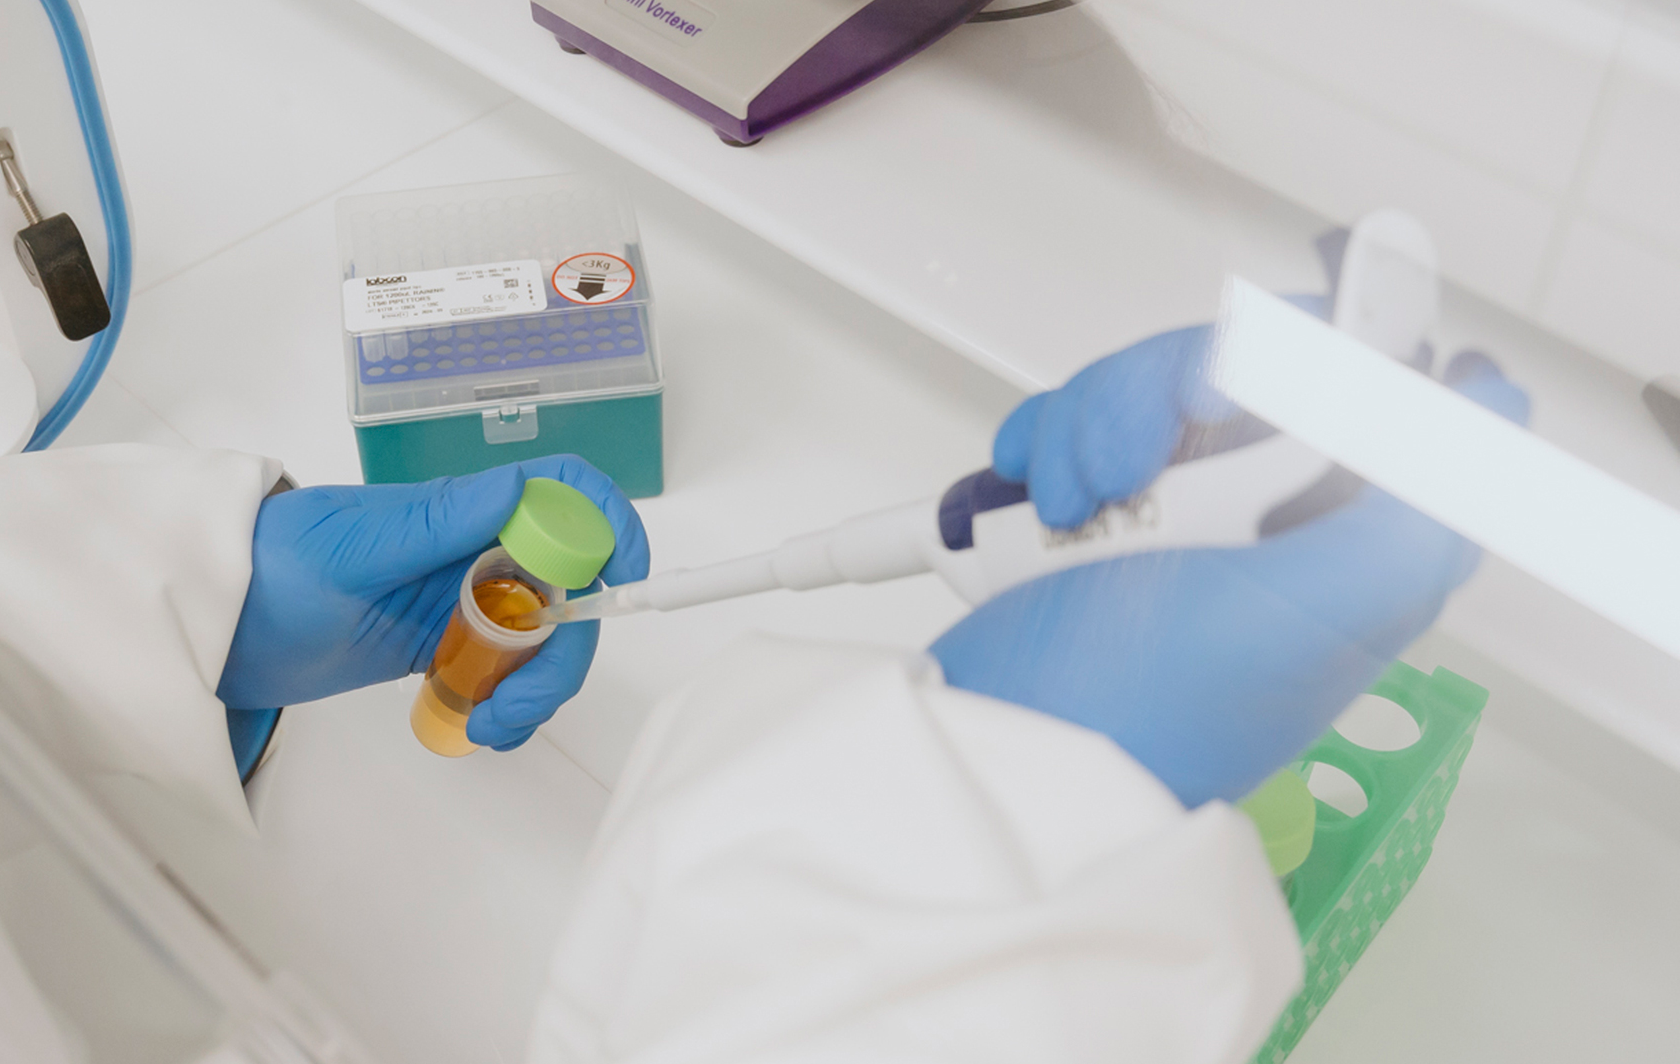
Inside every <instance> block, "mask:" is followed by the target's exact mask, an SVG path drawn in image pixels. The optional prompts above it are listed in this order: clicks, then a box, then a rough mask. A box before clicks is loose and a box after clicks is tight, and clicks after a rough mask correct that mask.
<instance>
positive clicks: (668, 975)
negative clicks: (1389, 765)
mask: <svg viewBox="0 0 1680 1064" xmlns="http://www.w3.org/2000/svg"><path fill="white" fill-rule="evenodd" d="M1299 949H1300V946H1299V942H1298V940H1297V937H1296V933H1295V928H1294V924H1293V922H1292V921H1291V919H1290V917H1289V914H1288V911H1287V909H1286V908H1285V906H1284V903H1283V900H1282V896H1281V894H1280V892H1279V890H1278V889H1277V886H1276V884H1275V882H1274V881H1273V879H1272V877H1271V874H1270V870H1269V868H1268V866H1267V863H1266V858H1265V856H1264V853H1263V851H1262V849H1261V846H1260V843H1259V840H1258V837H1257V835H1256V833H1255V831H1254V828H1253V826H1252V825H1251V824H1250V823H1249V822H1248V820H1247V818H1246V817H1245V816H1243V815H1242V814H1241V813H1240V812H1238V811H1236V810H1234V809H1232V808H1231V807H1229V806H1227V805H1224V804H1222V803H1211V804H1209V805H1206V806H1203V807H1201V808H1200V809H1197V810H1195V811H1194V812H1187V811H1186V810H1185V809H1184V808H1183V807H1182V806H1181V805H1180V804H1179V803H1178V801H1177V800H1176V799H1175V798H1174V797H1173V795H1172V794H1171V793H1170V792H1169V791H1168V790H1167V789H1166V788H1165V787H1164V786H1163V785H1162V784H1161V783H1160V781H1158V780H1157V779H1155V778H1154V777H1153V776H1152V775H1151V774H1150V773H1149V772H1148V771H1147V770H1145V769H1144V768H1142V767H1141V766H1140V765H1138V764H1137V762H1135V761H1133V760H1132V759H1131V758H1130V757H1129V756H1128V755H1127V754H1126V753H1125V752H1123V751H1122V750H1121V749H1120V748H1119V747H1117V746H1116V745H1115V744H1114V743H1113V742H1111V741H1110V740H1109V739H1107V738H1106V737H1104V736H1102V735H1099V734H1098V733H1096V732H1092V731H1089V730H1086V729H1084V728H1080V727H1077V726H1074V725H1071V724H1067V723H1065V722H1062V721H1058V720H1054V719H1052V718H1049V717H1046V716H1043V715H1041V714H1038V713H1034V712H1032V711H1029V710H1026V709H1022V708H1020V707H1018V706H1013V705H1009V704H1006V703H1002V702H998V701H995V700H992V699H988V698H984V697H980V696H977V695H974V694H971V693H967V692H963V691H959V690H955V689H952V688H948V687H946V686H945V685H944V684H943V682H942V680H941V678H940V675H939V670H938V666H937V664H936V663H934V662H933V660H932V659H931V658H929V657H927V656H925V655H919V654H918V655H906V654H903V653H898V652H892V651H885V650H879V649H870V648H861V647H837V646H834V645H827V644H812V643H806V642H798V641H793V640H786V639H773V638H769V637H753V638H750V639H747V640H744V641H742V642H740V643H737V644H736V645H734V647H733V648H732V649H730V650H729V651H728V652H727V653H725V654H724V655H723V656H722V658H721V659H720V660H718V661H717V662H715V663H714V664H713V665H712V666H711V667H710V668H709V669H708V670H707V671H706V672H705V673H704V674H703V675H702V676H701V677H700V678H699V679H698V680H697V681H696V682H695V683H693V684H692V685H691V686H690V687H689V688H687V689H686V690H685V691H683V692H682V693H680V694H678V695H676V696H674V697H672V698H671V699H670V700H669V701H667V702H665V703H664V704H662V705H661V706H660V707H659V708H658V709H657V710H656V711H655V713H654V714H653V716H652V717H651V718H650V721H649V723H648V725H647V727H646V729H645V730H644V731H643V733H642V734H641V736H640V737H639V739H638V741H637V744H636V747H635V749H634V751H633V753H632V755H631V758H630V761H629V763H628V765H627V767H626V770H625V774H624V777H623V780H622V783H621V784H620V786H619V788H618V790H617V791H616V792H615V793H614V795H613V798H612V802H611V805H610V807H609V809H608V811H607V814H606V817H605V819H604V821H603V823H602V826H601V828H600V831H599V834H598V835H597V837H596V840H595V842H594V844H593V846H592V849H591V852H590V854H589V856H588V858H587V861H586V865H585V869H584V872H583V878H582V882H581V886H580V889H579V893H578V895H577V897H576V900H575V903H574V908H573V910H572V911H571V913H570V915H569V917H568V919H567V921H566V924H565V930H564V931H563V933H562V936H561V938H560V941H559V944H558V947H557V950H556V954H555V957H554V961H553V965H552V969H551V972H550V979H549V983H548V986H547V988H546V990H545V991H544V993H543V996H542V998H541V1000H540V1002H539V1006H538V1010H537V1014H536V1018H535V1021H534V1025H533V1029H532V1035H531V1041H530V1050H529V1061H530V1064H560V1062H566V1064H585V1062H599V1061H627V1062H629V1061H648V1062H651V1061H659V1062H660V1064H714V1062H715V1064H724V1062H729V1064H743V1062H749V1061H750V1062H770V1061H775V1062H788V1064H792V1062H801V1064H803V1062H819V1061H821V1062H828V1061H856V1060H870V1061H893V1062H897V1061H953V1060H961V1061H965V1062H987V1061H998V1062H1005V1061H1007V1062H1010V1064H1019V1062H1021V1061H1028V1060H1030V1061H1035V1062H1061V1061H1069V1062H1071V1061H1091V1062H1097V1061H1101V1062H1105V1064H1109V1062H1113V1061H1134V1060H1135V1061H1149V1062H1151V1064H1218V1062H1229V1064H1238V1062H1242V1061H1246V1060H1247V1059H1248V1058H1249V1057H1250V1056H1251V1055H1252V1054H1253V1052H1254V1051H1255V1050H1256V1049H1257V1048H1258V1047H1259V1045H1260V1043H1261V1041H1262V1040H1263V1039H1264V1037H1265V1035H1266V1034H1267V1032H1268V1031H1269V1029H1270V1027H1271V1024H1272V1021H1273V1020H1274V1019H1275V1018H1276V1016H1277V1015H1278V1013H1279V1012H1280V1011H1281V1009H1282V1008H1283V1006H1284V1005H1285V1003H1286V1002H1287V1001H1288V998H1289V996H1290V994H1291V993H1292V992H1293V990H1294V988H1295V986H1296V985H1297V983H1298V982H1299V980H1300V971H1301V969H1300V956H1299Z"/></svg>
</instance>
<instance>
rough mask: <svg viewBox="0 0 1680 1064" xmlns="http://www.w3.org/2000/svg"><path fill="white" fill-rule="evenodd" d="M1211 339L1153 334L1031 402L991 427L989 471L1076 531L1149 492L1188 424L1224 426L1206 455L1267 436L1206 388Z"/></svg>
mask: <svg viewBox="0 0 1680 1064" xmlns="http://www.w3.org/2000/svg"><path fill="white" fill-rule="evenodd" d="M1286 298H1287V299H1288V301H1289V302H1290V303H1292V304H1294V305H1295V306H1297V307H1300V308H1301V309H1302V310H1305V311H1308V312H1309V313H1312V314H1316V315H1318V316H1319V317H1323V316H1325V314H1326V313H1327V312H1328V301H1327V300H1326V299H1325V298H1324V297H1323V296H1310V295H1298V296H1288V297H1286ZM1212 338H1213V326H1211V325H1195V326H1191V327H1190V328H1187V329H1176V330H1174V331H1172V332H1165V333H1160V334H1158V335H1156V336H1151V337H1149V338H1148V339H1147V340H1141V341H1139V342H1138V343H1135V344H1133V345H1132V346H1131V347H1128V348H1126V349H1125V350H1124V351H1121V352H1119V353H1117V354H1113V355H1109V356H1108V357H1107V358H1101V359H1098V360H1097V361H1095V362H1093V363H1091V364H1090V365H1089V366H1086V367H1085V368H1084V369H1082V370H1080V371H1079V373H1078V374H1076V375H1075V376H1074V378H1073V379H1072V380H1070V381H1068V382H1067V384H1065V385H1063V386H1062V387H1060V388H1057V389H1056V390H1054V391H1049V392H1040V393H1039V394H1037V395H1034V396H1031V397H1030V398H1028V399H1027V400H1026V401H1024V402H1023V403H1021V405H1020V406H1018V407H1016V408H1015V410H1014V411H1013V412H1012V413H1011V414H1010V415H1009V417H1008V418H1006V419H1005V420H1004V422H1003V426H1002V427H1001V428H999V429H998V434H997V438H996V440H995V441H994V443H993V445H992V467H993V468H994V469H995V470H996V471H997V474H998V475H999V476H1000V477H1002V478H1004V479H1005V480H1010V481H1014V482H1016V483H1025V484H1026V485H1027V487H1028V492H1029V494H1030V495H1031V497H1032V500H1033V503H1034V505H1035V506H1037V507H1038V516H1039V519H1040V520H1041V521H1043V522H1044V523H1045V524H1047V525H1049V526H1050V527H1052V528H1075V527H1077V526H1079V525H1081V524H1084V523H1085V521H1087V520H1089V519H1090V517H1091V516H1092V515H1093V514H1095V513H1096V512H1097V509H1098V508H1099V507H1100V506H1101V505H1102V504H1103V503H1106V502H1110V501H1114V500H1118V499H1128V498H1131V497H1132V496H1133V495H1136V494H1137V493H1138V492H1140V491H1142V490H1143V489H1144V488H1146V487H1148V486H1149V484H1150V482H1151V481H1153V480H1154V479H1155V477H1156V476H1157V475H1158V474H1159V473H1160V472H1161V470H1162V469H1164V468H1166V465H1167V461H1168V459H1170V458H1172V457H1173V455H1174V454H1175V453H1181V450H1182V448H1183V447H1184V445H1185V444H1186V443H1187V442H1189V441H1188V440H1187V434H1186V433H1185V431H1184V430H1185V428H1186V426H1188V425H1197V424H1219V423H1223V425H1222V436H1223V442H1222V443H1213V444H1212V449H1222V448H1223V447H1225V446H1233V445H1236V444H1240V443H1244V442H1251V441H1252V440H1254V439H1257V438H1259V437H1260V436H1263V435H1266V434H1269V433H1270V432H1271V431H1273V430H1271V429H1270V428H1269V427H1267V426H1266V425H1265V423H1264V422H1261V421H1259V420H1257V419H1255V418H1252V417H1250V416H1248V415H1247V414H1244V413H1242V411H1240V410H1239V409H1238V408H1237V406H1236V405H1235V404H1234V403H1232V402H1231V401H1230V400H1229V399H1227V398H1225V397H1224V396H1223V395H1221V394H1219V392H1217V391H1215V390H1214V389H1213V388H1211V387H1209V386H1208V384H1207V382H1206V379H1205V376H1204V374H1203V373H1202V372H1201V369H1202V365H1203V360H1204V358H1205V356H1206V354H1207V348H1208V343H1209V341H1211V340H1212ZM1210 442H1211V441H1210ZM1207 449H1209V448H1200V449H1198V450H1199V451H1202V452H1205V451H1206V450H1207Z"/></svg>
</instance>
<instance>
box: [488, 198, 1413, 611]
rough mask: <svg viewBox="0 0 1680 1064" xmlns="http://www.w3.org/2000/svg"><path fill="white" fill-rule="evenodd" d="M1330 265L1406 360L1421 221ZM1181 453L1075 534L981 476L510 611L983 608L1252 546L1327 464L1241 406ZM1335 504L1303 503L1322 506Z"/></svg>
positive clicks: (1349, 306)
mask: <svg viewBox="0 0 1680 1064" xmlns="http://www.w3.org/2000/svg"><path fill="white" fill-rule="evenodd" d="M1336 272H1337V282H1336V298H1335V307H1334V314H1333V317H1332V323H1333V324H1334V325H1335V327H1336V328H1338V329H1340V330H1342V331H1344V332H1347V333H1349V334H1350V335H1352V336H1354V337H1355V338H1357V339H1359V340H1361V341H1363V342H1365V343H1366V344H1369V345H1370V346H1372V347H1374V348H1376V349H1378V350H1380V351H1382V352H1383V353H1384V354H1387V355H1389V356H1390V357H1392V358H1396V359H1399V360H1402V361H1408V360H1410V359H1412V357H1413V356H1414V355H1416V353H1417V352H1418V350H1419V347H1420V345H1421V344H1422V343H1424V341H1425V340H1426V338H1427V336H1428V332H1429V329H1430V328H1431V327H1432V326H1433V324H1434V321H1435V317H1436V313H1437V307H1438V284H1437V281H1436V270H1435V251H1434V246H1433V244H1432V242H1431V241H1430V238H1429V234H1428V232H1427V231H1426V230H1425V229H1424V228H1423V227H1422V225H1420V224H1419V223H1418V222H1417V221H1416V220H1415V219H1413V218H1411V217H1410V216H1408V215H1405V214H1403V213H1401V212H1399V211H1393V210H1383V211H1377V212H1374V213H1372V214H1369V215H1367V216H1365V217H1364V218H1362V219H1361V220H1360V221H1359V222H1358V223H1357V224H1356V225H1355V226H1354V227H1353V229H1352V231H1351V232H1350V233H1349V235H1348V240H1347V243H1346V245H1345V247H1344V248H1343V249H1342V252H1341V261H1340V263H1339V269H1338V270H1337V271H1336ZM1198 433H1199V436H1198ZM1256 440H1258V442H1255V441H1256ZM1179 459H1180V461H1178V463H1177V464H1174V465H1171V466H1169V467H1168V468H1167V470H1166V471H1165V472H1164V473H1162V474H1161V476H1160V477H1158V478H1157V479H1156V481H1155V483H1154V484H1152V485H1150V487H1149V488H1148V489H1146V490H1145V491H1144V492H1142V493H1140V494H1138V495H1136V496H1134V497H1133V498H1131V499H1128V500H1125V501H1124V502H1120V503H1115V504H1112V505H1109V506H1107V507H1105V508H1103V509H1102V510H1101V511H1099V512H1098V513H1097V515H1096V516H1095V517H1093V518H1092V519H1091V520H1089V521H1087V522H1086V523H1085V524H1084V525H1081V526H1080V527H1079V528H1076V529H1070V530H1069V529H1052V528H1047V527H1045V526H1044V525H1042V524H1040V523H1039V521H1038V516H1037V514H1036V512H1035V511H1034V508H1033V505H1032V503H1031V502H1030V501H1028V499H1027V490H1026V486H1025V485H1022V484H1014V483H1010V482H1008V481H1005V480H1002V479H1001V478H999V477H998V476H997V475H996V474H995V473H993V472H992V471H991V470H982V471H980V472H978V473H974V474H971V475H969V476H967V477H964V478H963V479H961V480H959V481H957V482H956V483H955V484H954V485H952V486H951V488H950V489H949V490H947V491H946V492H945V493H944V494H943V495H942V496H940V497H938V498H935V499H925V500H923V501H921V502H917V503H910V504H908V505H905V506H899V507H895V508H892V509H889V510H881V511H878V512H875V513H870V514H864V515H862V516H860V517H854V518H852V519H850V520H848V521H845V522H842V523H841V524H839V525H836V526H835V527H833V528H830V529H827V530H824V531H821V532H814V533H810V534H807V535H803V536H796V537H795V538H793V539H790V540H788V541H787V542H785V543H783V544H782V545H781V546H779V547H777V548H775V549H774V550H769V551H764V552H762V553H759V554H752V555H748V556H746V557H743V558H736V559H733V560H730V561H725V562H719V563H717V564H715V565H709V566H705V567H703V568H699V569H674V570H670V571H668V572H663V573H658V574H656V575H654V576H651V577H649V578H648V579H646V580H641V581H636V582H633V583H627V584H620V585H618V586H617V587H611V588H607V589H605V590H603V591H599V592H596V593H594V594H590V595H583V596H580V597H578V598H575V599H571V600H569V601H566V602H557V603H554V604H553V605H551V606H548V607H546V608H544V609H541V610H535V611H532V612H531V613H528V614H525V615H524V616H522V617H519V618H515V620H516V621H517V622H519V626H520V627H522V628H523V627H531V628H535V627H539V626H541V625H545V624H565V623H569V622H572V621H586V620H595V619H598V618H603V617H618V616H623V615H625V614H630V613H640V612H642V611H645V610H659V611H669V610H677V609H682V608H684V607H687V606H697V605H700V604H702V603H706V602H717V601H721V600H723V599H729V598H736V597H739V596H742V595H751V594H756V593H758V592H761V591H771V590H775V589H777V588H788V589H792V590H797V591H804V590H809V589H812V588H819V587H828V586H831V585H834V584H844V583H853V584H871V583H878V582H880V581H884V580H893V579H897V578H898V577H903V576H913V575H915V574H917V573H925V572H929V571H932V572H936V573H938V574H939V575H940V576H941V577H943V578H944V579H945V581H946V582H947V583H948V584H950V585H951V587H952V588H953V589H955V590H956V592H957V593H958V594H960V595H962V596H963V597H964V598H965V599H967V600H968V601H969V602H971V603H980V602H984V601H985V600H986V599H988V598H991V597H992V596H993V595H996V594H997V593H999V592H1000V591H1003V590H1005V589H1007V588H1009V587H1013V586H1014V585H1016V584H1020V583H1023V582H1025V581H1027V580H1031V579H1033V578H1035V577H1038V576H1043V575H1045V574H1046V573H1051V572H1056V571H1059V570H1061V569H1067V568H1071V567H1073V566H1076V565H1085V564H1089V563H1091V562H1096V561H1101V560H1103V559H1107V558H1115V557H1120V556H1122V555H1127V554H1134V553H1139V552H1142V551H1159V550H1174V549H1189V548H1195V547H1240V546H1246V545H1248V544H1251V543H1254V542H1255V541H1256V540H1258V539H1259V538H1260V535H1261V530H1262V528H1263V527H1264V528H1266V529H1267V530H1268V532H1270V531H1278V530H1281V529H1280V528H1279V527H1278V526H1279V521H1278V518H1279V517H1280V516H1282V515H1283V514H1284V513H1285V511H1283V510H1282V509H1280V507H1281V506H1282V504H1283V503H1285V502H1289V501H1290V500H1296V499H1298V498H1299V497H1300V496H1301V493H1302V492H1303V491H1305V490H1306V489H1307V488H1308V487H1310V486H1313V485H1315V484H1317V483H1318V482H1319V481H1320V480H1323V479H1324V478H1325V477H1326V475H1327V474H1329V473H1330V471H1331V470H1332V468H1333V466H1332V464H1331V463H1330V462H1329V461H1328V460H1327V459H1325V458H1324V457H1322V456H1321V455H1319V454H1318V453H1316V452H1314V451H1313V450H1311V449H1310V448H1308V447H1307V446H1306V445H1304V444H1302V443H1300V442H1298V441H1296V440H1294V439H1291V438H1290V437H1287V436H1283V435H1278V434H1275V433H1273V432H1272V430H1271V429H1270V428H1269V427H1267V426H1266V425H1265V424H1264V423H1263V422H1259V421H1257V420H1255V419H1253V418H1252V417H1250V416H1248V415H1241V416H1239V417H1237V418H1234V419H1232V420H1231V421H1230V422H1228V423H1225V424H1224V425H1223V426H1213V427H1211V428H1203V429H1200V430H1196V431H1193V432H1191V433H1189V434H1188V436H1187V438H1186V440H1184V441H1181V445H1180V453H1179ZM1352 484H1353V486H1355V487H1356V486H1357V484H1358V482H1357V480H1354V481H1352ZM1344 486H1345V485H1344ZM1315 494H1316V493H1315ZM1339 501H1342V500H1339V499H1329V500H1325V499H1319V500H1317V503H1316V504H1317V505H1325V508H1328V505H1334V504H1335V503H1336V502H1339ZM1326 504H1327V505H1326ZM1311 509H1312V507H1310V506H1309V507H1305V508H1303V507H1293V508H1292V509H1291V510H1290V511H1289V516H1288V517H1287V518H1286V520H1285V521H1284V522H1283V523H1284V524H1293V523H1298V522H1299V521H1300V520H1303V519H1306V518H1310V517H1311V516H1314V514H1313V513H1312V512H1309V511H1310V510H1311ZM1268 515H1271V516H1272V520H1271V521H1268V520H1267V518H1268Z"/></svg>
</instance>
